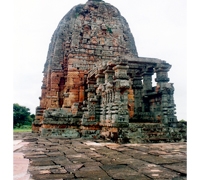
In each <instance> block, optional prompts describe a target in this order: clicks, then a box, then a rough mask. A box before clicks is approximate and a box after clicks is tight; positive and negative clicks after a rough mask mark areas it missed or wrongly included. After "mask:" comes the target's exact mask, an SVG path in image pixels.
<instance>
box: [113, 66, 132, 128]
mask: <svg viewBox="0 0 200 180" xmlns="http://www.w3.org/2000/svg"><path fill="white" fill-rule="evenodd" d="M128 68H129V66H127V65H126V64H120V65H116V66H115V67H113V70H114V71H115V81H114V83H115V87H114V89H115V102H114V104H115V105H114V106H113V108H112V109H113V115H112V117H113V118H112V121H113V123H117V124H121V123H123V124H124V123H125V124H127V125H128V122H129V112H128V89H129V88H130V84H129V80H128V79H129V77H128V76H127V70H128Z"/></svg>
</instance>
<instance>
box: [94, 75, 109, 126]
mask: <svg viewBox="0 0 200 180" xmlns="http://www.w3.org/2000/svg"><path fill="white" fill-rule="evenodd" d="M95 78H96V87H97V89H96V94H97V95H96V97H97V105H96V118H97V119H98V120H99V121H100V122H101V123H104V121H105V118H106V113H105V106H104V101H105V96H103V93H104V86H103V84H104V83H105V75H104V74H103V72H102V71H99V72H98V74H97V75H96V76H95Z"/></svg>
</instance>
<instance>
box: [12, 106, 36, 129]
mask: <svg viewBox="0 0 200 180" xmlns="http://www.w3.org/2000/svg"><path fill="white" fill-rule="evenodd" d="M34 119H35V115H34V114H31V113H30V109H29V108H27V107H25V106H20V105H19V104H18V103H14V104H13V128H20V127H23V126H31V125H32V122H33V121H34Z"/></svg>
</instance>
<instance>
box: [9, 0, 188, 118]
mask: <svg viewBox="0 0 200 180" xmlns="http://www.w3.org/2000/svg"><path fill="white" fill-rule="evenodd" d="M86 1H87V0H73V1H72V0H17V1H15V4H14V61H13V63H14V67H13V71H14V72H13V91H14V92H13V103H19V104H20V105H23V106H27V107H28V108H30V110H31V113H35V108H36V106H39V99H38V98H39V96H40V95H41V85H42V78H43V74H42V71H43V67H44V63H45V61H46V56H47V51H48V47H49V43H50V39H51V36H52V35H53V32H54V30H55V29H56V27H57V25H58V23H59V21H60V20H61V19H62V17H63V16H64V15H65V14H66V13H67V12H68V11H69V10H70V9H71V8H72V7H73V6H75V5H77V4H84V3H86ZM105 1H106V2H108V3H110V4H112V5H114V6H115V7H117V8H118V9H119V11H120V12H121V14H122V16H124V17H125V18H126V20H127V22H128V23H129V26H130V29H131V32H132V34H133V36H134V38H135V43H136V47H137V51H138V55H139V56H140V57H150V58H159V59H162V60H166V61H167V62H168V63H170V64H171V65H172V68H171V70H170V72H169V77H170V82H171V83H174V87H175V92H174V93H175V94H174V99H175V103H176V105H177V106H176V109H177V110H176V112H177V118H178V120H181V119H185V120H187V111H186V105H187V101H186V100H187V92H186V90H187V89H186V85H187V82H186V0H123V1H122V0H105ZM154 84H155V83H154Z"/></svg>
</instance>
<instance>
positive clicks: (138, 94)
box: [132, 68, 143, 122]
mask: <svg viewBox="0 0 200 180" xmlns="http://www.w3.org/2000/svg"><path fill="white" fill-rule="evenodd" d="M132 73H133V85H132V87H133V91H134V116H133V122H134V121H137V119H138V116H139V113H140V112H141V111H142V88H143V86H142V76H141V70H140V69H139V68H134V69H132Z"/></svg>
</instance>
